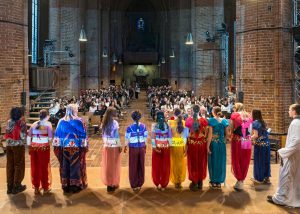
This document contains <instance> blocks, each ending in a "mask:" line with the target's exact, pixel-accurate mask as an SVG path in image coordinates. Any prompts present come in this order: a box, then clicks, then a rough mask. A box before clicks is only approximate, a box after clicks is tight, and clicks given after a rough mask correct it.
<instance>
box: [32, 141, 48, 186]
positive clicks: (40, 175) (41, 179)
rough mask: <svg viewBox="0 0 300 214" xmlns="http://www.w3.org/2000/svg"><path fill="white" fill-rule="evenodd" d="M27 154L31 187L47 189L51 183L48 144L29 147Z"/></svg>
mask: <svg viewBox="0 0 300 214" xmlns="http://www.w3.org/2000/svg"><path fill="white" fill-rule="evenodd" d="M29 154H30V165H31V182H32V186H33V188H36V189H39V188H40V187H42V188H43V189H44V190H48V189H49V188H50V185H51V167H50V146H43V147H31V149H30V152H29Z"/></svg>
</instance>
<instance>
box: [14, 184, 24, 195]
mask: <svg viewBox="0 0 300 214" xmlns="http://www.w3.org/2000/svg"><path fill="white" fill-rule="evenodd" d="M25 190H26V185H22V184H17V185H15V187H14V188H13V190H12V194H18V193H20V192H23V191H25Z"/></svg>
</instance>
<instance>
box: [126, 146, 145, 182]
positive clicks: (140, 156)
mask: <svg viewBox="0 0 300 214" xmlns="http://www.w3.org/2000/svg"><path fill="white" fill-rule="evenodd" d="M145 153H146V148H145V147H142V148H129V181H130V186H131V188H137V187H141V186H143V184H144V180H145Z"/></svg>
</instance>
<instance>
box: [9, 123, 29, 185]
mask: <svg viewBox="0 0 300 214" xmlns="http://www.w3.org/2000/svg"><path fill="white" fill-rule="evenodd" d="M25 136H26V123H25V122H24V121H23V120H18V121H13V120H9V121H8V124H7V127H6V134H5V135H4V139H5V140H6V144H7V146H6V157H7V162H6V176H7V186H8V189H12V188H19V187H20V186H21V183H22V181H23V179H24V175H25Z"/></svg>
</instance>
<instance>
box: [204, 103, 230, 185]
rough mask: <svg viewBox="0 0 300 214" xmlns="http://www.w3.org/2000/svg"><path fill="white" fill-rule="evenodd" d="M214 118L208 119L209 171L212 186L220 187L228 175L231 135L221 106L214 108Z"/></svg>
mask: <svg viewBox="0 0 300 214" xmlns="http://www.w3.org/2000/svg"><path fill="white" fill-rule="evenodd" d="M212 115H213V118H210V119H208V124H209V132H208V138H207V151H208V171H209V177H210V186H211V188H213V189H220V188H221V184H222V183H224V182H225V177H226V142H225V139H226V137H227V138H228V137H229V130H228V128H227V127H228V125H229V123H228V121H227V120H226V119H222V118H221V116H222V112H221V108H220V107H217V106H216V107H214V108H213V110H212Z"/></svg>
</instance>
